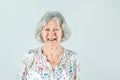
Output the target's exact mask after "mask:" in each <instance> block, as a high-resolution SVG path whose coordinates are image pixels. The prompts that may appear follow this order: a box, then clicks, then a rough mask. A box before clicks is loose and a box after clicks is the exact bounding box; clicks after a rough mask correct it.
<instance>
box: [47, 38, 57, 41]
mask: <svg viewBox="0 0 120 80" xmlns="http://www.w3.org/2000/svg"><path fill="white" fill-rule="evenodd" d="M47 40H49V41H55V40H57V38H48V39H47Z"/></svg>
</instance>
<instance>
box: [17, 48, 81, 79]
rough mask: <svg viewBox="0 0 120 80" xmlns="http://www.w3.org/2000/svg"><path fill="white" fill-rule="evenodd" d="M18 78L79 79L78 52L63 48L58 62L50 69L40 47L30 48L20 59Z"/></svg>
mask: <svg viewBox="0 0 120 80" xmlns="http://www.w3.org/2000/svg"><path fill="white" fill-rule="evenodd" d="M19 80H80V62H79V57H78V54H76V53H75V52H73V51H71V50H68V49H65V48H64V55H63V57H62V59H61V61H60V63H59V64H58V65H57V66H56V67H55V68H54V69H52V66H51V64H50V63H49V61H48V60H47V58H46V56H45V55H43V54H42V53H41V48H36V49H31V50H29V51H27V52H26V55H25V56H24V58H23V60H22V63H21V66H20V70H19Z"/></svg>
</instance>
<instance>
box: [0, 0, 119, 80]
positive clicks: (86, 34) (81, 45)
mask: <svg viewBox="0 0 120 80" xmlns="http://www.w3.org/2000/svg"><path fill="white" fill-rule="evenodd" d="M50 10H57V11H60V12H61V13H62V14H63V15H64V17H65V19H66V21H67V23H68V25H69V26H70V29H71V31H72V36H71V37H70V39H69V40H68V41H66V42H64V43H62V45H63V46H64V47H66V48H68V49H71V50H73V51H75V52H77V53H78V54H79V55H80V62H81V73H80V76H81V80H120V0H0V80H17V79H16V74H17V72H18V68H19V64H20V61H21V58H22V57H23V55H24V52H25V51H26V50H28V49H31V48H35V47H38V46H39V45H41V44H40V43H38V42H37V41H36V40H35V39H34V30H35V28H36V25H37V23H38V22H39V20H40V18H41V16H43V14H44V13H46V12H47V11H50Z"/></svg>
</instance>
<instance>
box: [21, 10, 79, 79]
mask: <svg viewBox="0 0 120 80" xmlns="http://www.w3.org/2000/svg"><path fill="white" fill-rule="evenodd" d="M69 36H70V31H69V29H68V25H67V23H66V21H65V19H64V17H63V16H62V14H61V13H59V12H54V11H53V12H47V13H46V14H45V15H44V16H43V17H42V19H41V21H40V23H39V24H38V28H37V29H36V38H37V39H38V40H39V41H41V42H43V43H44V45H43V46H42V47H41V48H39V49H33V50H30V51H29V52H28V54H27V56H26V57H25V58H24V60H23V62H22V67H21V69H20V73H21V80H79V78H78V76H79V67H80V65H79V60H78V56H77V54H76V53H74V52H73V51H70V50H67V49H65V48H63V47H62V46H61V42H62V41H65V40H67V39H68V38H69Z"/></svg>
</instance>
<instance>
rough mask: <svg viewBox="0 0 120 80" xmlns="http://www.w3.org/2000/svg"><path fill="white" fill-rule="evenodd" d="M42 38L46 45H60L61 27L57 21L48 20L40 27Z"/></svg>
mask: <svg viewBox="0 0 120 80" xmlns="http://www.w3.org/2000/svg"><path fill="white" fill-rule="evenodd" d="M41 36H42V38H43V41H44V43H45V44H46V45H48V46H51V47H53V46H57V45H60V41H61V38H62V29H61V27H60V24H59V22H58V21H55V20H50V21H48V22H47V24H46V25H45V26H44V27H43V29H42V35H41Z"/></svg>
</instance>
